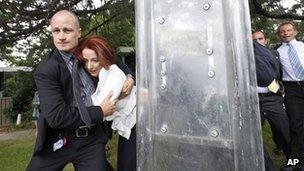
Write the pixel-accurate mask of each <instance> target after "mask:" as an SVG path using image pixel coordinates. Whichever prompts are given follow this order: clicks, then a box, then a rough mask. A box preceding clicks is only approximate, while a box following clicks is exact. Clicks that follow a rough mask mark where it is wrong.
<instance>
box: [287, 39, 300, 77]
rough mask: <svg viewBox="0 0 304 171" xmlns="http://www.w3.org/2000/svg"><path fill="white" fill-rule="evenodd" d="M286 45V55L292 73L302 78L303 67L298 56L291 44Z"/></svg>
mask: <svg viewBox="0 0 304 171" xmlns="http://www.w3.org/2000/svg"><path fill="white" fill-rule="evenodd" d="M287 46H288V47H289V48H288V56H289V60H290V64H291V66H292V69H293V71H294V74H295V76H296V77H297V78H298V79H300V80H304V68H303V66H302V64H301V61H300V57H299V55H298V53H297V51H296V50H295V48H294V47H293V45H292V44H290V43H288V44H287Z"/></svg>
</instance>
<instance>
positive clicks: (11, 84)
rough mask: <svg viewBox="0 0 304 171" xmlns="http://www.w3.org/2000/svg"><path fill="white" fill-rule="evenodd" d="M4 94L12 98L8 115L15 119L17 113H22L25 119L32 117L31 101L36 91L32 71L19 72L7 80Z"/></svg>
mask: <svg viewBox="0 0 304 171" xmlns="http://www.w3.org/2000/svg"><path fill="white" fill-rule="evenodd" d="M5 85H6V88H5V90H4V92H3V95H4V96H7V97H11V98H12V105H11V106H10V107H9V108H7V109H6V110H7V113H6V115H11V116H8V117H9V118H10V119H13V118H14V117H15V116H16V115H17V114H19V113H20V114H22V117H23V120H30V119H31V103H32V99H33V95H34V92H35V87H34V83H33V79H32V73H29V72H21V71H19V72H17V73H15V74H13V76H12V77H10V78H8V79H7V80H6V82H5Z"/></svg>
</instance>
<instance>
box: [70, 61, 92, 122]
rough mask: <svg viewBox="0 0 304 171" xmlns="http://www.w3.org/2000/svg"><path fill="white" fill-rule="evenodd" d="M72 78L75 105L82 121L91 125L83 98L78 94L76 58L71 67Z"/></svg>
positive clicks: (78, 80)
mask: <svg viewBox="0 0 304 171" xmlns="http://www.w3.org/2000/svg"><path fill="white" fill-rule="evenodd" d="M72 80H73V94H74V98H75V101H76V106H77V107H78V110H79V113H80V116H81V119H82V121H83V122H84V123H85V124H86V125H87V126H91V125H92V122H91V117H90V115H89V112H88V110H87V108H86V107H85V105H84V102H83V99H82V98H81V94H80V91H81V89H80V78H79V65H78V60H77V59H75V60H74V64H73V68H72Z"/></svg>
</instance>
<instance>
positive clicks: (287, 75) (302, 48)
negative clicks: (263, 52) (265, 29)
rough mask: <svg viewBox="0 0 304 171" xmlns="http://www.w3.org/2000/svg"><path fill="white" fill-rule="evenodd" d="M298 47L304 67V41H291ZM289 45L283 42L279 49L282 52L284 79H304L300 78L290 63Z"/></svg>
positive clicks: (281, 60)
mask: <svg viewBox="0 0 304 171" xmlns="http://www.w3.org/2000/svg"><path fill="white" fill-rule="evenodd" d="M289 43H290V44H292V46H293V47H294V48H295V49H296V51H297V54H298V56H299V57H300V61H301V64H302V66H303V67H304V43H303V42H301V41H297V40H295V39H294V40H292V41H290V42H289ZM288 49H289V46H288V45H287V43H285V42H283V43H282V45H281V46H280V47H279V48H278V49H277V51H278V52H279V54H280V62H281V65H282V70H283V75H282V78H283V81H304V80H299V79H298V78H297V77H296V76H295V74H294V71H293V69H292V66H291V64H290V60H289V56H288Z"/></svg>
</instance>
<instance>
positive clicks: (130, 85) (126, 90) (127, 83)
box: [119, 77, 134, 99]
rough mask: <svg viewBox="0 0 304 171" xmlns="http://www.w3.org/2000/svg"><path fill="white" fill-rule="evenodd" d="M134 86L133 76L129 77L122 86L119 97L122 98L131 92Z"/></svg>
mask: <svg viewBox="0 0 304 171" xmlns="http://www.w3.org/2000/svg"><path fill="white" fill-rule="evenodd" d="M133 86H134V80H133V78H131V77H127V79H126V81H125V82H124V85H123V87H122V90H121V93H120V95H119V99H122V98H124V97H126V96H127V95H129V94H130V93H131V90H132V88H133Z"/></svg>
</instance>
